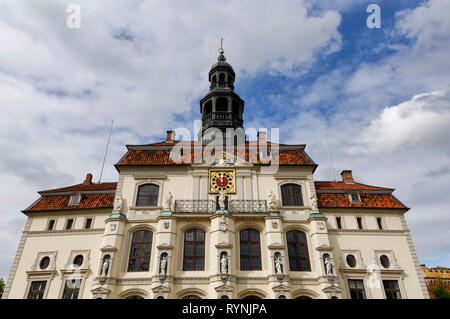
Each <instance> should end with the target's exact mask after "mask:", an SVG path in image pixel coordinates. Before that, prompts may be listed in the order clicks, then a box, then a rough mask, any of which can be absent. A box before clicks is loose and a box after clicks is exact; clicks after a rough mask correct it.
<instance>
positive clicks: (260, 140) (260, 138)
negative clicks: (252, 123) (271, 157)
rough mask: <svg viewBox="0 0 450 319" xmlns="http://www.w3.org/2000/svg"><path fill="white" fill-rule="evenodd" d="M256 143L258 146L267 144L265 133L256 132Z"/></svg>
mask: <svg viewBox="0 0 450 319" xmlns="http://www.w3.org/2000/svg"><path fill="white" fill-rule="evenodd" d="M258 143H259V144H266V143H267V132H263V131H260V132H258Z"/></svg>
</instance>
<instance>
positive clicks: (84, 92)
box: [0, 0, 340, 277]
mask: <svg viewBox="0 0 450 319" xmlns="http://www.w3.org/2000/svg"><path fill="white" fill-rule="evenodd" d="M77 3H78V4H80V6H81V28H80V29H68V28H67V27H66V18H67V16H68V13H67V12H66V6H67V4H68V3H67V2H64V1H32V0H29V1H25V0H24V1H13V0H10V1H2V2H1V3H0V38H1V39H2V49H1V50H0V106H1V110H2V114H3V115H4V116H2V117H1V118H0V152H1V153H2V156H1V158H0V168H1V171H0V180H2V182H3V183H2V187H1V188H0V189H1V191H2V198H4V202H3V203H2V209H1V211H0V213H1V214H2V220H3V224H2V225H0V234H1V237H2V239H3V241H2V242H3V243H4V245H2V246H1V247H0V277H6V276H7V274H8V272H9V267H10V264H11V261H12V257H13V255H14V253H15V250H16V248H17V243H18V241H19V237H20V233H21V231H20V229H21V225H23V223H24V220H25V217H24V216H23V215H21V214H20V213H18V211H19V210H22V209H24V208H26V207H27V206H28V205H29V204H31V203H32V202H33V201H34V200H35V199H36V198H37V194H36V191H37V190H41V189H47V188H51V187H58V186H65V185H68V184H75V183H79V182H81V181H82V180H83V178H84V175H85V174H86V172H88V171H90V172H92V173H94V175H95V176H94V179H96V178H98V173H99V170H100V165H101V160H102V157H103V151H104V147H105V142H106V138H107V128H108V127H109V124H110V121H111V120H114V121H115V128H114V131H113V136H112V141H111V143H112V144H111V148H110V154H109V156H108V161H107V163H106V165H105V173H104V178H103V179H104V180H116V178H117V173H116V171H115V169H114V167H113V166H112V164H113V163H115V162H116V161H117V160H118V159H119V158H120V157H121V156H122V155H123V153H124V152H125V144H127V143H128V144H132V143H141V142H151V141H152V140H154V138H155V137H157V136H161V135H163V134H164V132H165V130H167V129H171V128H175V127H181V126H185V125H186V123H187V121H191V120H192V119H193V118H198V117H199V115H200V114H198V113H197V112H198V101H199V99H200V98H201V96H202V94H206V93H207V90H208V83H207V72H208V70H209V67H210V66H211V65H212V64H213V63H214V62H215V60H216V57H217V49H218V44H219V40H220V37H221V36H223V37H224V38H225V50H226V56H227V59H228V61H230V63H231V64H232V65H233V66H234V68H235V70H236V72H237V73H238V74H239V76H238V79H237V80H238V81H239V79H240V78H239V77H241V78H242V77H243V75H246V76H255V75H256V74H258V73H259V72H270V73H276V74H283V75H293V74H298V73H299V72H303V71H304V70H306V69H307V68H309V67H310V66H311V64H312V63H313V61H314V60H315V58H316V55H317V54H318V53H319V52H321V54H323V53H322V52H328V53H330V52H333V51H335V50H338V49H339V48H340V34H339V32H338V30H337V29H338V26H339V23H340V15H339V14H338V13H336V12H333V11H321V12H318V13H315V14H314V16H310V15H308V12H307V11H306V9H305V8H306V5H305V4H304V2H303V1H301V0H299V1H277V2H274V1H270V0H264V1H258V2H256V1H244V2H243V1H238V0H235V1H226V2H224V1H206V0H202V1H195V2H194V1H177V2H170V1H162V0H161V1H146V2H143V1H138V0H123V1H115V2H114V4H112V3H111V2H110V1H107V0H98V1H88V0H83V1H77ZM188 125H189V126H191V125H192V124H190V123H189V124H188ZM11 225H13V226H14V227H12V226H11Z"/></svg>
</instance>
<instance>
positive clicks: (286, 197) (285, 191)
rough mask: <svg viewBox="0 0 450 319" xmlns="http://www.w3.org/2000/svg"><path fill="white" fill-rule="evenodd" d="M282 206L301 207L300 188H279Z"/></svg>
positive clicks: (292, 185)
mask: <svg viewBox="0 0 450 319" xmlns="http://www.w3.org/2000/svg"><path fill="white" fill-rule="evenodd" d="M281 196H282V200H283V206H303V199H302V188H301V187H300V186H299V185H296V184H286V185H283V186H281Z"/></svg>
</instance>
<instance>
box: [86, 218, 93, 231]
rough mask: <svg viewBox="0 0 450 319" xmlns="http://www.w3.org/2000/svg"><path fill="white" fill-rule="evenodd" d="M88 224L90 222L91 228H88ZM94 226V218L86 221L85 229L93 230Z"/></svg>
mask: <svg viewBox="0 0 450 319" xmlns="http://www.w3.org/2000/svg"><path fill="white" fill-rule="evenodd" d="M88 222H89V227H87V226H88ZM93 224H94V218H92V217H88V218H86V219H85V220H84V229H93Z"/></svg>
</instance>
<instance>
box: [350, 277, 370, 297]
mask: <svg viewBox="0 0 450 319" xmlns="http://www.w3.org/2000/svg"><path fill="white" fill-rule="evenodd" d="M348 288H349V289H350V297H351V298H352V299H366V293H365V291H364V284H363V281H362V280H354V279H349V280H348Z"/></svg>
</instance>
